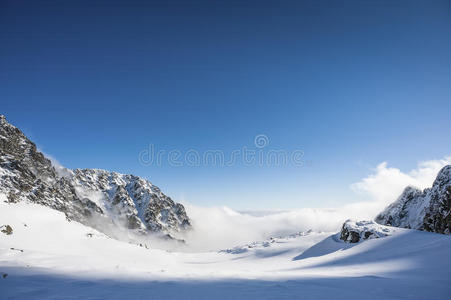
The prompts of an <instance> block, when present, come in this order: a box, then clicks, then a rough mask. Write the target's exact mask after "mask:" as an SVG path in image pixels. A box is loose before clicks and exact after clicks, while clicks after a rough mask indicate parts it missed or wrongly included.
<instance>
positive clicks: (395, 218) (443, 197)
mask: <svg viewBox="0 0 451 300" xmlns="http://www.w3.org/2000/svg"><path fill="white" fill-rule="evenodd" d="M376 222H378V223H380V224H384V225H390V226H395V227H403V228H413V229H419V230H425V231H432V232H438V233H446V234H451V165H448V166H445V167H443V168H442V169H441V170H440V172H439V173H438V175H437V178H436V179H435V181H434V183H433V185H432V187H431V188H427V189H425V190H424V191H420V190H419V189H417V188H414V187H406V188H405V189H404V191H403V193H402V194H401V196H399V198H398V199H397V200H396V201H395V202H394V203H392V204H390V205H389V206H388V207H387V208H386V209H385V210H384V211H383V212H381V213H380V214H379V215H378V216H377V217H376Z"/></svg>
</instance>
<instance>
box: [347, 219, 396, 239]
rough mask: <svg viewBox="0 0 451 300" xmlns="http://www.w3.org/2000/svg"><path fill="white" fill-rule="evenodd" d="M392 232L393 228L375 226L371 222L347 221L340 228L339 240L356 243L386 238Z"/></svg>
mask: <svg viewBox="0 0 451 300" xmlns="http://www.w3.org/2000/svg"><path fill="white" fill-rule="evenodd" d="M393 231H394V229H393V228H389V227H387V226H383V225H380V224H377V223H376V222H373V221H358V222H355V221H352V220H347V221H346V222H344V224H343V226H342V228H341V232H340V239H341V240H343V241H345V242H347V243H358V242H360V241H361V240H368V239H377V238H381V237H386V236H388V235H390V234H391V233H392V232H393Z"/></svg>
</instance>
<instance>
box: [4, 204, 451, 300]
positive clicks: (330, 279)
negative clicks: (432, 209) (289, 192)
mask: <svg viewBox="0 0 451 300" xmlns="http://www.w3.org/2000/svg"><path fill="white" fill-rule="evenodd" d="M5 198H6V197H4V196H0V226H1V225H10V226H11V228H12V234H10V235H7V234H4V233H1V232H0V275H2V276H0V299H48V298H52V299H61V298H68V299H84V298H91V299H125V298H127V299H140V298H151V299H212V298H214V299H294V298H303V299H362V298H364V299H446V298H448V297H449V294H450V292H451V290H450V286H451V279H450V278H451V261H450V260H448V259H447V257H448V255H449V249H450V248H451V236H449V235H440V234H435V233H429V232H421V231H416V230H409V229H401V228H395V229H393V232H392V234H391V236H387V237H384V238H379V239H370V240H365V241H362V242H360V243H356V244H348V243H344V242H343V241H341V240H340V239H339V234H333V233H315V232H309V233H305V234H304V233H303V234H295V235H292V236H288V237H286V238H283V237H280V238H275V241H274V242H272V243H270V245H269V246H268V245H266V244H265V243H264V242H262V243H254V244H253V247H252V248H248V249H247V251H242V252H239V253H225V252H221V253H219V252H200V253H171V252H167V251H163V250H158V249H153V248H150V249H148V247H146V245H142V246H139V245H135V244H130V243H126V242H121V241H118V240H115V239H111V238H109V237H108V236H106V235H104V234H102V233H100V232H98V231H96V230H93V229H91V228H89V227H86V226H84V225H82V224H80V223H78V222H69V221H67V219H66V217H65V215H64V214H63V213H62V212H59V211H57V210H53V209H50V208H48V207H46V206H41V205H36V204H32V203H26V202H21V203H16V204H9V203H5V202H3V200H5ZM3 276H4V278H2V277H3Z"/></svg>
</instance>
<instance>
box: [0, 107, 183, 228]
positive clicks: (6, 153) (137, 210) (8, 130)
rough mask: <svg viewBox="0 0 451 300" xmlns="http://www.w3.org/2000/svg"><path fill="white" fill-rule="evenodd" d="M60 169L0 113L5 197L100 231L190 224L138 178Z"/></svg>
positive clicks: (179, 208) (0, 185) (0, 179)
mask: <svg viewBox="0 0 451 300" xmlns="http://www.w3.org/2000/svg"><path fill="white" fill-rule="evenodd" d="M62 169H64V168H61V167H58V170H57V169H55V167H54V166H53V165H52V163H51V161H50V160H49V159H47V158H46V157H45V156H44V155H43V154H42V153H41V152H39V151H38V150H37V149H36V145H35V144H34V143H33V142H32V141H30V140H29V139H28V138H27V137H26V136H25V135H24V134H23V133H22V132H21V131H20V130H19V129H18V128H16V127H14V126H13V125H11V124H9V123H8V122H7V121H6V119H5V117H4V116H2V115H1V116H0V193H3V194H5V195H7V200H6V201H7V202H10V203H15V202H19V201H21V200H26V201H30V202H33V203H38V204H42V205H45V206H49V207H51V208H54V209H56V210H59V211H62V212H64V213H65V214H66V217H67V218H68V219H69V220H76V221H78V222H80V223H83V224H85V225H88V226H91V227H94V228H97V229H98V230H100V231H105V230H106V231H108V232H109V230H107V228H108V227H110V226H119V227H123V228H125V229H127V230H132V231H134V232H139V233H148V232H161V233H165V234H171V233H174V232H177V231H181V230H184V229H187V228H189V227H190V226H191V225H190V220H189V218H188V216H187V215H186V212H185V208H184V207H183V205H182V204H180V203H175V202H174V201H173V200H172V199H171V198H170V197H168V196H166V195H165V194H163V193H162V192H161V190H160V189H159V188H158V187H156V186H155V185H153V184H152V183H150V182H149V181H147V180H145V179H143V178H140V177H138V176H133V175H123V174H119V173H116V172H108V171H105V170H90V169H83V170H79V169H77V170H73V171H72V170H68V169H64V170H62ZM62 171H64V172H62Z"/></svg>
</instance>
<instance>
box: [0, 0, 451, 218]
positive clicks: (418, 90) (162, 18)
mask: <svg viewBox="0 0 451 300" xmlns="http://www.w3.org/2000/svg"><path fill="white" fill-rule="evenodd" d="M0 45H1V46H0V108H1V109H0V113H3V114H5V115H6V117H7V119H8V120H9V121H10V122H11V123H13V124H14V125H16V126H18V127H19V128H21V129H22V130H23V131H24V132H25V133H26V134H27V135H28V136H29V137H30V138H31V139H32V140H33V141H34V142H36V144H37V145H38V147H39V148H40V149H41V150H42V151H43V152H45V153H46V154H49V155H51V156H53V157H54V158H56V159H57V160H58V161H59V162H60V163H61V164H63V165H64V166H67V167H69V168H102V169H108V170H115V171H118V172H122V173H133V174H136V175H140V176H144V177H146V178H148V179H150V180H151V181H152V182H153V183H154V184H157V185H158V186H160V187H161V188H162V189H163V191H164V192H166V193H167V194H169V195H170V196H172V197H173V198H174V199H175V200H178V201H185V202H190V203H194V204H199V205H209V206H210V205H211V206H213V205H227V206H230V207H232V208H237V209H272V208H282V209H284V208H296V207H326V206H338V205H340V204H341V203H347V202H350V201H355V200H356V199H357V198H358V196H357V195H355V194H354V192H352V191H351V190H350V188H349V185H350V184H351V183H354V182H356V181H359V180H360V179H361V178H362V177H364V176H366V175H367V174H368V173H369V172H370V171H371V168H373V167H375V166H376V165H377V164H378V163H380V162H382V161H387V162H388V163H389V165H392V166H396V167H399V168H401V170H410V169H411V168H413V167H415V166H416V164H417V162H418V161H422V160H428V159H436V158H442V157H444V156H445V155H449V154H450V152H451V151H450V150H451V138H450V137H451V136H450V128H451V54H450V53H451V2H450V1H439V0H437V1H271V2H270V1H236V2H235V1H218V2H215V1H205V2H199V1H193V2H190V3H187V2H186V1H178V2H171V1H159V2H151V1H141V2H139V1H123V2H120V1H105V2H99V1H1V2H0ZM258 134H265V135H267V136H268V138H269V145H268V146H267V147H266V148H265V150H267V149H282V150H285V151H293V150H295V149H301V150H303V151H304V157H303V159H304V160H305V164H304V166H303V167H298V166H293V165H288V166H283V167H277V166H259V165H254V166H246V165H243V164H241V163H236V164H234V165H233V166H229V167H217V166H211V165H208V166H201V167H188V166H185V167H174V166H170V165H168V164H165V163H163V164H162V165H161V166H154V165H151V166H145V165H142V164H140V162H139V160H138V157H139V153H140V151H142V150H143V149H146V148H147V147H148V145H149V144H154V145H155V147H157V148H158V149H163V150H172V149H178V150H180V151H182V152H186V151H188V150H189V149H196V150H198V151H199V152H202V151H206V150H208V149H218V150H222V151H224V153H226V154H228V153H230V152H231V151H233V150H234V149H241V148H242V147H243V146H246V147H249V148H252V147H253V146H254V145H253V143H254V137H255V136H256V135H258Z"/></svg>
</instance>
